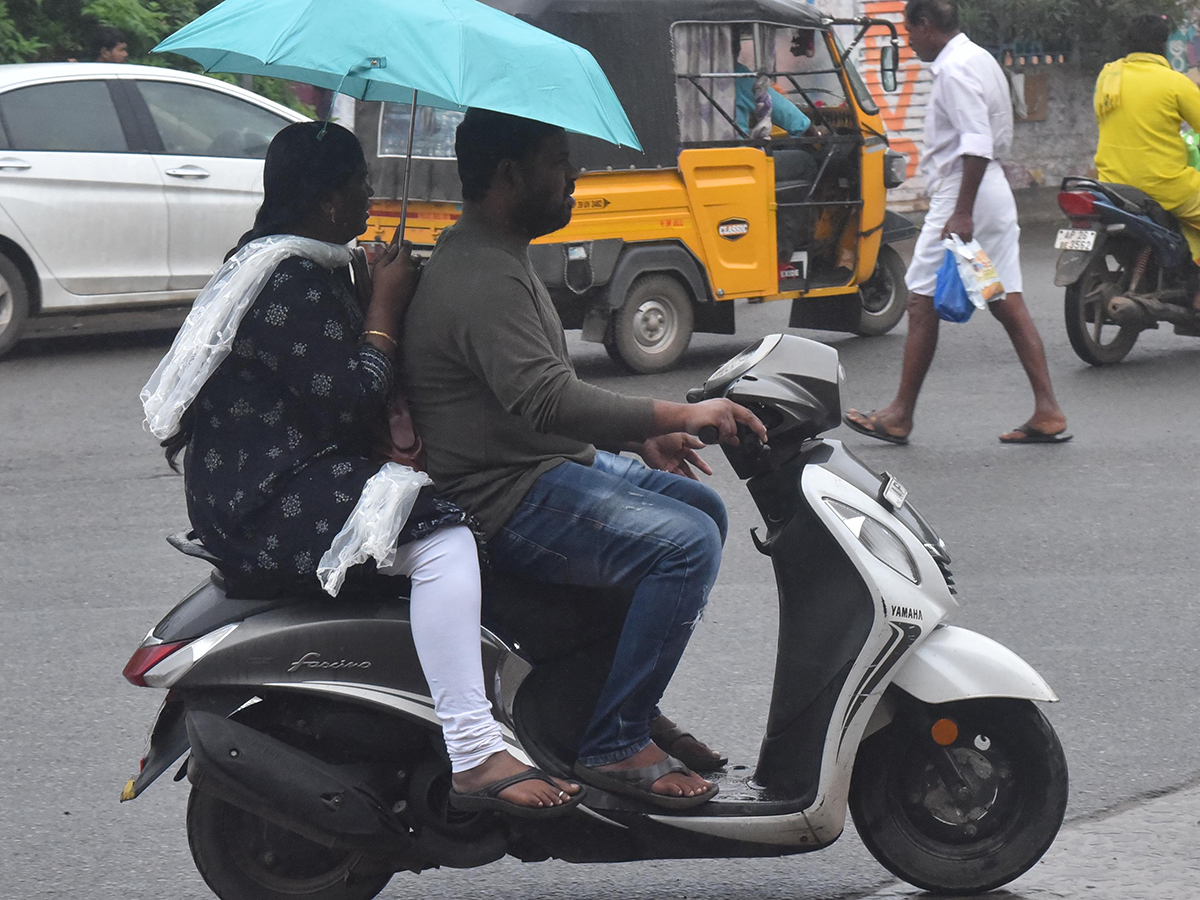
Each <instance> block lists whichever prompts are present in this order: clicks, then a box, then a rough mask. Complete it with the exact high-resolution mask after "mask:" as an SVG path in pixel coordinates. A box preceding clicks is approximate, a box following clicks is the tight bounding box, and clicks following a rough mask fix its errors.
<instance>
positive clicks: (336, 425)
mask: <svg viewBox="0 0 1200 900" xmlns="http://www.w3.org/2000/svg"><path fill="white" fill-rule="evenodd" d="M263 182H264V189H265V194H264V199H263V204H262V207H261V208H260V209H259V211H258V215H257V218H256V220H255V223H254V228H253V229H252V230H251V231H249V232H247V233H246V234H245V235H244V236H243V237H242V239H241V241H240V242H239V245H238V247H237V248H236V249H235V251H233V252H232V253H231V255H230V257H229V259H228V260H227V262H226V264H225V266H223V267H222V269H221V270H220V271H218V272H217V274H216V275H215V276H214V277H213V279H212V280H211V281H210V282H209V284H208V286H207V287H206V288H205V290H204V292H203V293H202V294H201V295H200V297H198V298H197V300H196V303H195V305H194V307H193V311H192V313H191V315H189V317H188V321H187V323H185V325H184V326H183V328H182V329H181V330H180V333H179V335H178V336H177V337H176V339H175V342H174V344H173V345H172V348H171V350H170V352H169V353H168V354H167V356H166V357H165V358H164V360H163V361H162V363H161V364H160V365H159V367H158V369H157V370H156V372H155V374H154V376H153V377H152V378H151V380H150V382H149V383H148V384H147V385H146V388H145V389H144V390H143V392H142V399H143V403H144V406H145V411H146V420H147V424H148V425H149V427H150V429H151V431H153V432H154V434H155V435H156V436H157V437H159V438H161V439H162V442H163V446H164V447H165V448H166V450H167V457H168V460H170V461H171V463H172V465H173V466H174V464H175V463H174V461H175V458H176V456H177V455H178V454H179V452H180V451H185V464H184V477H185V488H186V492H187V504H188V514H189V517H190V519H191V522H192V526H193V528H194V530H195V531H196V532H197V533H198V535H199V536H200V538H201V539H202V540H203V542H204V544H205V546H206V547H208V548H209V549H210V550H211V551H213V552H214V553H215V554H216V555H217V556H219V557H220V558H221V560H222V564H223V572H224V574H225V576H226V580H227V583H228V585H229V587H230V590H231V592H234V593H240V594H241V595H243V596H271V595H278V594H284V593H288V592H306V591H307V592H312V591H313V590H316V589H319V588H324V589H325V590H326V591H327V592H328V593H330V594H333V595H336V594H337V593H338V592H339V590H340V589H341V587H342V585H343V582H344V581H346V582H350V583H352V584H355V585H357V586H367V587H369V588H370V589H372V590H374V591H376V592H379V593H381V594H383V595H384V596H386V595H387V594H389V593H390V594H391V595H392V596H396V591H397V588H396V587H395V586H394V582H391V581H389V579H388V578H387V576H393V575H403V576H408V577H409V578H410V579H411V582H412V590H411V607H410V616H411V622H412V635H413V641H414V643H415V645H416V649H417V654H418V656H419V658H420V661H421V666H422V669H423V670H424V673H425V677H426V680H427V682H428V683H429V687H430V691H431V694H432V697H433V701H434V709H435V712H436V714H437V716H438V719H439V721H440V722H441V724H442V728H443V733H444V736H445V740H446V749H447V752H448V755H449V757H450V761H451V768H452V771H453V791H452V792H451V802H452V803H453V804H454V805H456V806H460V807H462V808H468V809H502V810H505V811H508V812H511V813H513V814H516V815H525V816H531V817H544V816H553V815H558V814H561V813H562V812H565V811H566V810H567V809H569V808H570V807H572V806H574V805H575V804H577V803H578V802H579V799H580V798H581V796H582V794H581V789H580V788H579V787H578V786H577V785H574V784H570V783H567V782H563V781H559V780H557V779H551V778H550V777H549V776H547V775H545V773H542V772H540V771H539V770H537V769H530V768H529V767H527V766H524V765H522V764H521V763H519V762H518V761H517V760H516V759H515V758H513V757H512V756H511V755H510V754H509V753H508V752H507V751H506V750H505V748H504V746H505V745H504V741H503V737H502V734H501V731H500V727H499V725H498V724H497V723H496V721H495V720H494V718H493V717H492V714H491V705H490V703H489V702H488V699H487V696H486V693H485V690H484V685H483V670H482V665H481V661H480V644H479V615H480V594H479V589H480V588H479V585H480V581H479V565H478V555H477V549H476V542H475V538H474V535H473V533H472V531H471V529H470V528H469V527H467V516H466V514H465V513H464V512H462V510H460V509H459V508H458V507H456V506H454V505H453V504H451V503H449V502H447V501H444V500H441V499H440V498H438V497H436V496H435V495H434V494H433V492H432V488H431V482H430V480H429V478H428V476H426V475H424V474H423V473H419V472H414V471H413V470H412V469H411V468H408V467H406V466H400V465H398V464H396V463H390V462H389V463H381V462H380V461H379V460H378V459H372V458H371V455H372V454H371V449H370V448H371V447H372V445H373V443H374V441H375V440H376V439H377V437H378V434H379V429H380V426H381V425H382V423H383V418H384V410H385V407H386V404H387V401H388V399H389V397H390V395H391V393H392V388H393V385H394V381H395V374H394V365H395V354H396V347H397V336H398V331H399V328H400V325H401V321H402V319H403V315H404V310H405V308H406V307H407V304H408V302H409V300H410V299H411V297H412V293H413V291H414V289H415V287H416V281H417V273H416V269H415V267H414V266H413V263H412V259H411V252H410V248H408V247H407V246H405V247H400V246H398V245H393V246H392V247H391V248H389V250H388V252H387V253H386V255H385V256H384V257H383V258H382V259H381V260H380V261H379V262H378V263H377V264H376V265H375V267H374V270H373V271H372V273H371V282H372V284H371V286H370V291H369V301H368V302H366V303H365V308H364V306H363V305H360V304H359V303H358V302H357V300H356V291H355V288H354V286H353V285H352V283H351V279H350V274H349V268H348V266H349V264H350V262H351V251H350V250H349V248H348V247H347V246H346V244H347V243H348V242H350V241H352V240H353V239H354V238H355V237H356V236H357V235H358V234H359V233H361V232H362V230H363V228H364V226H365V224H366V219H367V205H368V201H369V200H370V197H371V188H370V185H369V184H368V181H367V167H366V162H365V160H364V157H363V153H362V148H361V147H360V146H359V144H358V141H357V140H356V139H355V137H354V136H353V135H352V134H351V133H350V132H349V131H346V130H345V129H343V128H340V127H339V126H337V125H330V124H323V123H320V122H304V123H298V124H294V125H291V126H289V127H287V128H285V129H284V130H283V131H281V132H280V133H279V134H278V135H277V136H276V137H275V139H274V140H273V141H272V143H271V147H270V149H269V150H268V152H267V157H266V162H265V166H264V172H263ZM363 287H364V286H363V285H361V284H360V285H359V288H360V290H361V289H362V288H363ZM363 293H365V291H363ZM372 558H373V562H372Z"/></svg>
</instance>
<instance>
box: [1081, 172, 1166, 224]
mask: <svg viewBox="0 0 1200 900" xmlns="http://www.w3.org/2000/svg"><path fill="white" fill-rule="evenodd" d="M1081 187H1082V188H1088V187H1091V188H1093V189H1095V190H1099V191H1100V193H1102V194H1104V195H1105V196H1106V197H1108V199H1109V200H1111V201H1112V202H1113V204H1114V205H1116V206H1118V207H1120V208H1121V209H1124V210H1125V211H1126V212H1130V213H1134V214H1135V215H1144V216H1146V217H1147V218H1149V219H1150V221H1151V222H1153V223H1154V224H1155V225H1158V226H1160V227H1162V228H1166V229H1168V230H1169V231H1176V232H1177V231H1179V222H1178V221H1176V219H1175V217H1174V216H1173V215H1171V214H1170V213H1169V212H1167V211H1166V210H1165V209H1163V208H1162V206H1161V205H1160V204H1159V202H1158V201H1157V200H1155V199H1154V198H1153V197H1151V196H1150V195H1149V194H1147V193H1146V192H1145V191H1142V190H1139V189H1138V188H1135V187H1133V186H1132V185H1128V184H1116V183H1113V182H1107V181H1093V180H1092V179H1090V178H1068V179H1065V180H1064V181H1063V190H1072V189H1074V188H1081Z"/></svg>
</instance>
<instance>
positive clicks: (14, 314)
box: [0, 253, 29, 356]
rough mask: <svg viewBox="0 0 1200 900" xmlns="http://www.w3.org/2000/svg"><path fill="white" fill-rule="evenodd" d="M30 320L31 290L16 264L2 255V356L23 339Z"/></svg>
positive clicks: (0, 291) (0, 276)
mask: <svg viewBox="0 0 1200 900" xmlns="http://www.w3.org/2000/svg"><path fill="white" fill-rule="evenodd" d="M28 320H29V289H28V287H27V286H26V284H25V276H24V275H22V274H21V270H20V269H18V268H17V265H16V263H14V262H13V261H12V260H11V259H9V258H8V257H7V256H6V255H4V254H3V253H0V356H3V355H4V354H5V353H7V352H8V351H9V350H11V349H12V348H13V347H14V346H15V345H16V343H17V341H18V340H20V338H21V332H22V331H24V330H25V323H26V322H27V321H28Z"/></svg>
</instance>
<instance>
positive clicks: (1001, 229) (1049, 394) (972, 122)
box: [844, 0, 1071, 444]
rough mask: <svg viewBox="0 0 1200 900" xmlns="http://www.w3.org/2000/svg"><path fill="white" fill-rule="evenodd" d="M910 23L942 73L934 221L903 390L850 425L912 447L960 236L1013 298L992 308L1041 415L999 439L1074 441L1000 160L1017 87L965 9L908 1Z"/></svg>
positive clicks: (911, 302) (935, 129) (928, 123)
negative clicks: (942, 290)
mask: <svg viewBox="0 0 1200 900" xmlns="http://www.w3.org/2000/svg"><path fill="white" fill-rule="evenodd" d="M904 19H905V24H906V25H907V27H908V39H909V45H910V46H911V47H912V49H913V52H914V53H916V54H917V56H918V57H920V59H921V60H922V61H923V62H927V63H931V66H930V68H931V69H932V70H933V89H932V92H931V93H930V96H929V107H928V109H927V111H926V114H925V152H924V153H923V154H922V159H921V174H922V175H923V176H924V178H925V184H926V189H927V191H928V193H929V213H928V215H927V216H926V217H925V224H924V226H923V227H922V228H921V235H920V237H919V238H917V245H916V248H915V249H914V251H913V260H912V265H910V266H909V267H908V273H907V274H906V276H905V283H906V284H907V286H908V290H909V298H908V339H907V341H906V342H905V344H904V363H903V366H902V368H901V372H900V389H899V390H898V391H897V393H896V397H895V399H894V400H892V402H891V403H890V404H888V405H887V406H885V407H884V408H882V409H879V410H876V411H874V412H870V413H862V412H859V411H858V410H855V409H851V410H848V411H847V412H846V415H845V417H844V421H845V423H846V424H847V425H848V426H850V427H851V428H852V429H854V430H855V431H857V432H860V433H861V434H865V435H868V436H870V437H874V438H878V439H880V440H883V441H888V442H889V443H893V444H907V443H908V434H909V432H910V431H912V425H913V411H914V410H915V409H916V405H917V395H918V394H919V393H920V391H921V383H922V382H923V381H924V380H925V373H926V372H928V371H929V365H930V363H932V362H933V353H934V350H935V349H936V348H937V335H938V321H939V320H938V315H937V312H936V311H935V309H934V307H933V293H934V287H935V285H936V284H937V271H938V269H939V268H940V267H941V265H942V259H943V257H944V255H945V250H944V248H943V247H942V239H943V238H945V237H947V236H948V235H951V234H957V235H958V236H959V237H960V238H962V239H963V240H964V241H969V240H971V238H972V237H974V238H976V239H978V241H979V243H980V245H981V246H982V247H983V249H984V251H985V252H986V253H987V254H988V256H990V257H991V259H992V262H993V263H994V264H995V266H996V273H997V274H998V275H999V276H1000V281H1001V282H1002V283H1003V285H1004V289H1005V291H1006V292H1007V294H1006V296H1005V297H1004V299H1003V300H997V301H995V302H994V303H991V304H989V306H988V308H989V309H990V310H991V311H992V314H993V315H994V316H995V317H996V318H997V319H999V320H1000V322H1001V323H1002V324H1003V325H1004V328H1005V330H1006V331H1007V332H1008V337H1009V339H1010V340H1011V341H1012V344H1013V347H1014V348H1015V349H1016V351H1017V357H1018V358H1019V359H1020V360H1021V365H1022V366H1024V367H1025V374H1026V375H1028V376H1029V383H1030V385H1031V386H1032V387H1033V399H1034V410H1033V415H1032V416H1030V417H1029V419H1028V421H1026V422H1025V424H1024V425H1021V426H1019V427H1017V428H1014V429H1013V430H1012V431H1009V432H1007V433H1005V434H1002V435H1001V436H1000V440H1001V441H1002V442H1004V443H1008V444H1048V443H1054V444H1057V443H1062V442H1064V441H1068V440H1070V438H1071V436H1070V435H1069V434H1067V432H1066V427H1067V418H1066V416H1065V415H1063V411H1062V410H1061V409H1060V408H1059V406H1058V401H1057V400H1055V399H1054V389H1053V388H1052V387H1051V385H1050V372H1049V369H1048V368H1047V366H1046V352H1045V350H1044V349H1043V347H1042V339H1041V337H1040V336H1039V335H1038V332H1037V328H1036V327H1034V324H1033V320H1032V319H1031V318H1030V316H1029V310H1028V309H1027V308H1026V307H1025V301H1024V298H1023V297H1022V296H1021V287H1022V285H1021V259H1020V248H1019V246H1018V242H1019V238H1020V234H1021V229H1020V228H1019V227H1018V225H1017V206H1016V202H1015V201H1014V200H1013V195H1012V190H1011V189H1010V188H1009V186H1008V180H1007V179H1006V178H1005V177H1004V171H1003V169H1001V167H1000V163H999V162H998V161H997V160H998V159H999V157H1000V156H1002V155H1003V154H1005V153H1006V152H1007V151H1008V149H1009V147H1010V146H1011V145H1012V134H1013V116H1012V101H1011V97H1010V94H1009V90H1008V82H1007V80H1006V79H1005V77H1004V72H1003V71H1001V69H1000V66H999V64H998V63H997V62H996V60H995V59H993V58H992V55H991V54H990V53H988V52H987V51H986V50H984V49H983V48H982V47H980V46H978V45H977V44H975V43H973V42H972V41H971V40H970V39H969V38H968V37H967V36H966V35H965V34H963V33H962V32H961V31H959V25H958V4H957V2H956V0H908V3H907V5H906V6H905V9H904Z"/></svg>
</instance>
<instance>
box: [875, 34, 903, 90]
mask: <svg viewBox="0 0 1200 900" xmlns="http://www.w3.org/2000/svg"><path fill="white" fill-rule="evenodd" d="M899 66H900V55H899V53H897V52H896V45H895V44H886V45H885V46H883V47H882V48H881V49H880V51H879V80H880V81H881V82H882V83H883V89H884V90H885V91H887V92H888V93H891V92H892V91H894V90H896V73H897V70H898V69H899Z"/></svg>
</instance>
